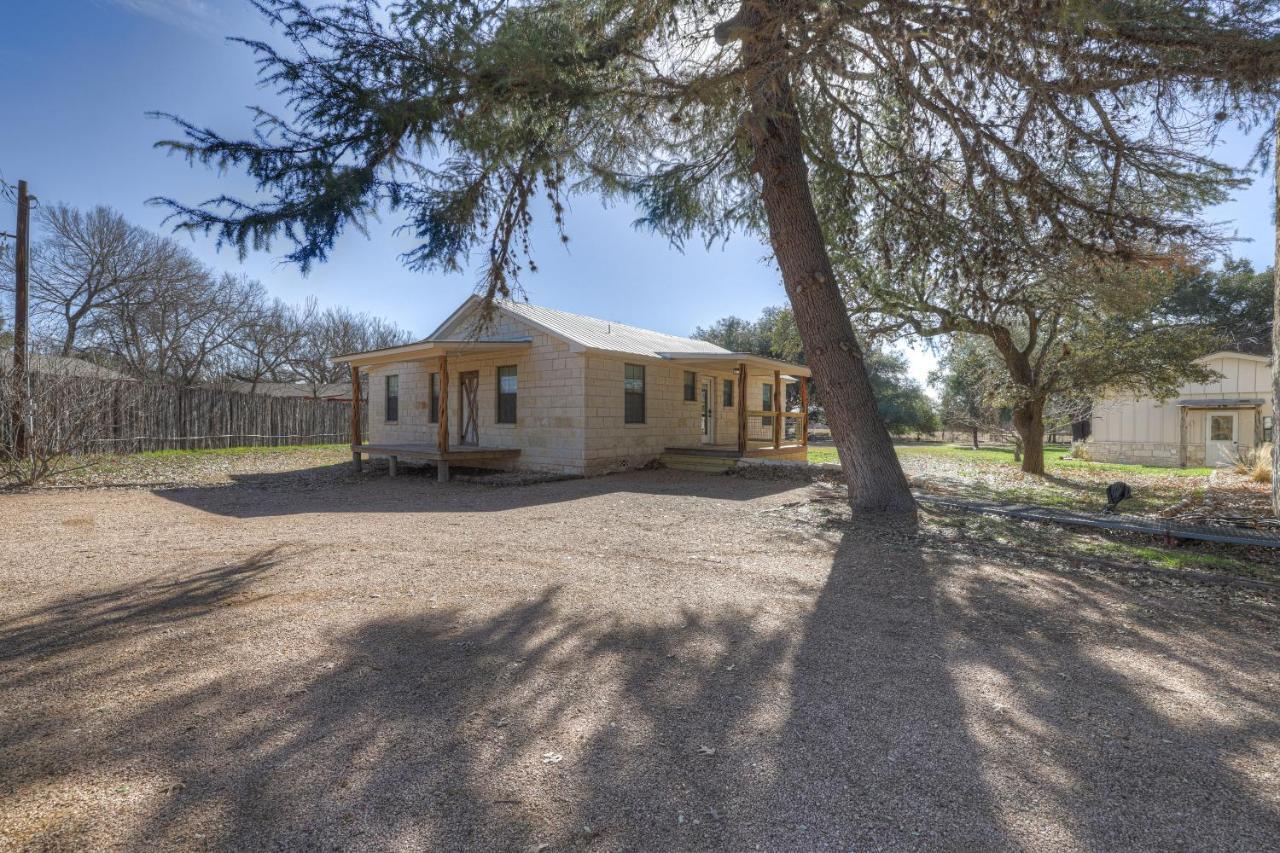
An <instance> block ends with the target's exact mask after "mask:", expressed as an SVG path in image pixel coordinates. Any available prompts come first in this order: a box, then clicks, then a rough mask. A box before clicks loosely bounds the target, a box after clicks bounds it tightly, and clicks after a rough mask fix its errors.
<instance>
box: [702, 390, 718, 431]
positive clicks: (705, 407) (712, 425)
mask: <svg viewBox="0 0 1280 853" xmlns="http://www.w3.org/2000/svg"><path fill="white" fill-rule="evenodd" d="M713 387H714V385H713V383H712V381H711V379H710V378H709V377H705V376H704V377H703V378H702V443H703V444H715V443H716V412H715V408H714V396H715V395H714V392H713V390H712V389H713Z"/></svg>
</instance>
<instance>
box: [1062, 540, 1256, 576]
mask: <svg viewBox="0 0 1280 853" xmlns="http://www.w3.org/2000/svg"><path fill="white" fill-rule="evenodd" d="M1077 539H1079V540H1083V541H1078V542H1077V549H1078V550H1080V551H1082V552H1084V553H1086V554H1096V555H1097V556H1099V557H1105V558H1109V559H1121V560H1128V561H1134V562H1139V563H1144V564H1146V565H1149V566H1155V567H1156V568H1161V569H1173V570H1175V571H1187V570H1190V571H1209V572H1226V573H1228V574H1233V575H1241V576H1244V577H1251V578H1261V579H1267V580H1270V579H1272V575H1273V573H1272V572H1269V571H1267V570H1266V569H1265V568H1264V567H1263V566H1261V565H1259V564H1258V563H1255V562H1252V561H1250V560H1241V559H1238V558H1236V557H1229V556H1227V555H1226V554H1212V553H1211V554H1205V553H1200V552H1198V551H1192V550H1188V548H1190V547H1193V546H1183V547H1182V548H1160V547H1157V546H1154V545H1138V544H1135V543H1132V542H1117V541H1115V540H1112V539H1084V537H1077Z"/></svg>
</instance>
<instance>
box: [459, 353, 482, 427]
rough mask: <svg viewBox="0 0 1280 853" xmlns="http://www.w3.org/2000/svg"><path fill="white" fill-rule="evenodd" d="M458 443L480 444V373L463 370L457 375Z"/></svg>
mask: <svg viewBox="0 0 1280 853" xmlns="http://www.w3.org/2000/svg"><path fill="white" fill-rule="evenodd" d="M458 390H459V391H461V392H462V393H461V394H460V395H459V397H458V402H459V403H460V405H459V406H458V427H459V429H458V443H459V444H469V445H476V444H479V443H480V423H479V414H480V402H479V398H480V371H478V370H464V371H463V372H461V373H459V374H458Z"/></svg>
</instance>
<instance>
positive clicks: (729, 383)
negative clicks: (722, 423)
mask: <svg viewBox="0 0 1280 853" xmlns="http://www.w3.org/2000/svg"><path fill="white" fill-rule="evenodd" d="M723 394H724V407H725V408H726V409H728V408H730V407H731V406H733V380H732V379H726V380H724V392H723Z"/></svg>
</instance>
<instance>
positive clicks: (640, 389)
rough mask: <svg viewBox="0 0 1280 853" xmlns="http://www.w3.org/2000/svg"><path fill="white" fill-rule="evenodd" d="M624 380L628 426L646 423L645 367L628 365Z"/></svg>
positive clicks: (624, 406) (624, 398) (624, 414)
mask: <svg viewBox="0 0 1280 853" xmlns="http://www.w3.org/2000/svg"><path fill="white" fill-rule="evenodd" d="M623 370H624V371H625V372H624V374H623V380H622V394H623V415H622V422H623V423H627V424H642V423H644V365H643V364H628V365H624V366H623Z"/></svg>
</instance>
